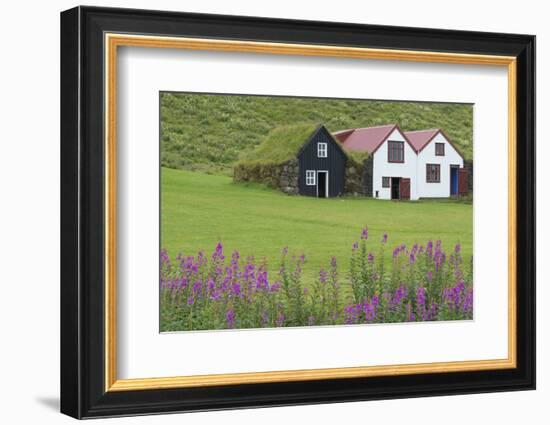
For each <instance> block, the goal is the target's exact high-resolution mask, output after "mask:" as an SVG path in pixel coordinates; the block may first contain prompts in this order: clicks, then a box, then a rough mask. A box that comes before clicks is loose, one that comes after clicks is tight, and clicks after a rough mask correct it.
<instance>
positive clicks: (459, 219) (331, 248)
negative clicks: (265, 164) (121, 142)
mask: <svg viewBox="0 0 550 425" xmlns="http://www.w3.org/2000/svg"><path fill="white" fill-rule="evenodd" d="M472 221H473V212H472V205H469V204H464V203H460V202H455V201H451V200H425V201H418V202H395V201H383V200H374V199H368V198H332V199H316V198H308V197H302V196H288V195H285V194H283V193H281V192H279V191H276V190H273V189H269V188H266V187H263V186H260V185H243V184H237V183H233V181H232V179H231V178H230V177H226V176H220V175H207V174H202V173H194V172H190V171H184V170H173V169H168V168H163V169H162V181H161V223H162V226H161V238H162V240H161V246H162V247H163V248H166V249H167V250H168V252H169V254H170V255H171V256H175V255H176V254H177V253H179V252H183V253H184V254H186V255H190V254H191V255H195V254H196V253H197V251H198V250H200V249H204V250H206V252H207V253H211V252H212V251H213V249H214V247H215V245H216V243H217V242H218V241H221V242H222V243H223V245H224V251H225V253H226V255H229V254H230V253H231V252H232V251H233V250H235V249H237V250H239V252H240V253H241V255H243V256H246V255H254V256H255V257H256V258H257V259H260V258H266V259H267V262H268V265H269V269H270V270H271V271H276V270H277V269H278V265H279V262H280V253H281V249H282V248H283V247H285V246H288V248H289V254H296V255H300V254H302V253H303V254H305V256H306V264H305V266H304V277H305V280H304V283H306V284H308V281H309V282H311V279H314V278H315V276H317V274H318V272H319V269H320V268H321V267H328V265H329V262H330V258H331V257H332V256H336V257H337V259H338V260H339V264H340V270H341V271H342V272H345V271H346V270H347V268H348V261H349V253H350V250H351V246H352V243H353V242H354V241H356V240H357V239H358V238H359V235H360V232H361V228H362V227H363V226H365V225H368V228H369V243H370V245H371V247H372V249H373V251H374V252H375V253H377V252H378V249H379V243H378V241H379V240H380V239H381V237H382V235H383V234H384V233H387V234H388V236H389V239H388V245H389V247H388V248H389V249H387V250H386V255H388V256H389V255H391V250H392V249H393V247H394V246H396V245H399V244H401V243H405V244H407V246H412V244H414V243H420V244H425V243H426V242H427V241H428V240H429V239H432V240H434V241H435V240H437V239H441V241H442V242H443V248H444V249H445V250H451V249H453V247H454V245H455V244H456V243H457V242H460V243H461V244H462V249H463V256H464V258H469V256H470V255H472V242H473V240H472V232H473V225H472Z"/></svg>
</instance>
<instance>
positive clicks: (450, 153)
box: [417, 133, 464, 198]
mask: <svg viewBox="0 0 550 425" xmlns="http://www.w3.org/2000/svg"><path fill="white" fill-rule="evenodd" d="M436 143H445V156H436V155H435V144H436ZM426 164H440V165H441V168H440V181H439V183H428V182H426ZM451 165H459V166H460V167H463V166H464V161H463V159H462V157H461V156H460V154H459V153H458V152H457V151H456V150H455V148H454V147H453V145H451V144H450V143H449V141H448V140H447V139H446V138H445V136H443V134H441V133H439V134H438V135H437V136H435V137H434V139H433V140H432V141H431V142H430V143H429V144H428V145H427V146H426V147H424V149H422V150H421V151H420V153H419V154H418V181H417V191H418V197H419V198H447V197H449V196H450V194H451Z"/></svg>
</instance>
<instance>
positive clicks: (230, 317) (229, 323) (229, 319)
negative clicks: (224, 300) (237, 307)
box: [225, 309, 235, 329]
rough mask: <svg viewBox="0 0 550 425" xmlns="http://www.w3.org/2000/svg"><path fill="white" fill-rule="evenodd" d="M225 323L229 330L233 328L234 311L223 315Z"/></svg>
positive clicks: (228, 311) (230, 310)
mask: <svg viewBox="0 0 550 425" xmlns="http://www.w3.org/2000/svg"><path fill="white" fill-rule="evenodd" d="M225 321H226V323H227V327H228V328H229V329H233V328H234V327H235V311H234V310H233V309H229V310H227V313H225Z"/></svg>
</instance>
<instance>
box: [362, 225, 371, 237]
mask: <svg viewBox="0 0 550 425" xmlns="http://www.w3.org/2000/svg"><path fill="white" fill-rule="evenodd" d="M368 238H369V228H368V227H367V226H365V227H364V228H363V230H362V231H361V239H363V240H367V239H368Z"/></svg>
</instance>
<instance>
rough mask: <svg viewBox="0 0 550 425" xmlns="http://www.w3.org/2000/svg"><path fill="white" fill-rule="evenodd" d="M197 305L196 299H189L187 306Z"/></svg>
mask: <svg viewBox="0 0 550 425" xmlns="http://www.w3.org/2000/svg"><path fill="white" fill-rule="evenodd" d="M193 304H195V298H193V297H189V298H187V305H193Z"/></svg>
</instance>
